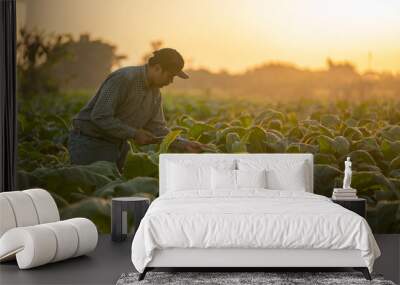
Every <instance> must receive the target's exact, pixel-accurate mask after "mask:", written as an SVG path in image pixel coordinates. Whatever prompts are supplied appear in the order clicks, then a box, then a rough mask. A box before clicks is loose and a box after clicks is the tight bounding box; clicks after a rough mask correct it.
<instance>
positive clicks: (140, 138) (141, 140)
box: [133, 129, 157, 145]
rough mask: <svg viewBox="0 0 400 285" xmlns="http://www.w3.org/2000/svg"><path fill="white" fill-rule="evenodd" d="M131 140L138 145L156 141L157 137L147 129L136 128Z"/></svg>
mask: <svg viewBox="0 0 400 285" xmlns="http://www.w3.org/2000/svg"><path fill="white" fill-rule="evenodd" d="M133 141H134V142H135V143H136V144H138V145H144V144H152V143H156V142H157V138H156V137H155V136H154V135H153V134H152V133H150V132H149V131H146V130H143V129H138V130H136V133H135V137H134V138H133Z"/></svg>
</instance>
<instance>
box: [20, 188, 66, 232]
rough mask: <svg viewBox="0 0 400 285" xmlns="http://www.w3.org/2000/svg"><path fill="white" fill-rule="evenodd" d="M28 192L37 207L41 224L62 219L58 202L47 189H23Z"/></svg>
mask: <svg viewBox="0 0 400 285" xmlns="http://www.w3.org/2000/svg"><path fill="white" fill-rule="evenodd" d="M22 192H24V193H26V194H28V195H29V196H30V197H31V199H32V201H33V204H34V205H35V208H36V213H37V215H38V218H39V224H45V223H51V222H56V221H59V220H60V214H59V213H58V208H57V205H56V202H55V201H54V199H53V197H52V196H51V195H50V193H49V192H47V191H46V190H43V189H40V188H35V189H29V190H24V191H22Z"/></svg>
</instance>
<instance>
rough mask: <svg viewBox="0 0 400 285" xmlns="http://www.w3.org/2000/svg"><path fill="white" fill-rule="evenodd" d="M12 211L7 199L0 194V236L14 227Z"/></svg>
mask: <svg viewBox="0 0 400 285" xmlns="http://www.w3.org/2000/svg"><path fill="white" fill-rule="evenodd" d="M16 226H17V222H16V221H15V217H14V212H13V209H12V208H11V204H10V202H9V201H8V199H7V198H6V197H4V196H2V195H0V237H1V236H2V235H3V234H4V233H5V232H6V231H8V230H9V229H12V228H15V227H16Z"/></svg>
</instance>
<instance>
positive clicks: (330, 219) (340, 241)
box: [132, 189, 380, 272]
mask: <svg viewBox="0 0 400 285" xmlns="http://www.w3.org/2000/svg"><path fill="white" fill-rule="evenodd" d="M165 248H275V249H277V248H302V249H308V248H309V249H312V248H314V249H358V250H360V251H361V255H362V258H363V259H364V260H365V264H366V266H367V267H368V269H369V271H370V272H372V267H373V263H374V260H375V259H376V258H377V257H379V255H380V251H379V248H378V246H377V244H376V241H375V239H374V237H373V235H372V232H371V229H370V227H369V225H368V223H367V222H366V220H365V219H364V218H362V217H360V216H359V215H357V214H355V213H353V212H351V211H349V210H346V209H344V208H342V207H341V206H339V205H337V204H335V203H333V202H332V201H330V199H328V198H326V197H324V196H320V195H316V194H312V193H307V192H296V191H278V190H273V191H272V190H265V189H264V190H257V189H248V190H241V191H235V192H226V193H224V192H220V193H219V196H218V197H216V196H215V193H214V194H213V195H207V194H206V193H203V194H202V195H201V196H200V195H199V194H198V193H197V192H196V191H182V192H179V193H178V192H172V193H166V194H164V195H163V196H161V197H159V198H157V199H156V200H154V201H153V203H152V204H151V206H150V208H149V210H148V211H147V213H146V215H145V217H144V218H143V220H142V221H141V223H140V226H139V228H138V231H137V232H136V235H135V237H134V239H133V243H132V262H133V265H134V266H135V268H136V269H137V270H138V271H139V272H143V270H144V268H145V267H146V265H147V264H148V263H149V262H150V261H151V260H152V256H153V252H154V250H155V249H165Z"/></svg>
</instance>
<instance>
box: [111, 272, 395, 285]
mask: <svg viewBox="0 0 400 285" xmlns="http://www.w3.org/2000/svg"><path fill="white" fill-rule="evenodd" d="M138 276H139V273H124V274H122V275H121V277H120V278H119V279H118V281H117V285H134V284H135V285H136V284H140V285H146V284H157V285H164V284H171V285H178V284H179V285H186V284H213V285H219V284H221V285H239V284H240V285H246V284H251V285H255V284H267V285H278V284H279V285H297V284H318V285H319V284H321V285H322V284H324V285H336V284H337V285H347V284H349V285H350V284H351V285H353V284H355V285H357V284H368V285H371V284H374V285H375V284H379V285H381V284H382V285H383V284H385V285H386V284H387V285H395V283H393V282H392V281H388V280H384V279H383V277H382V276H380V275H372V278H373V280H372V281H368V280H366V279H365V278H364V276H363V275H362V273H360V272H154V271H150V272H148V273H147V274H146V277H145V279H144V280H142V281H138Z"/></svg>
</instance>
